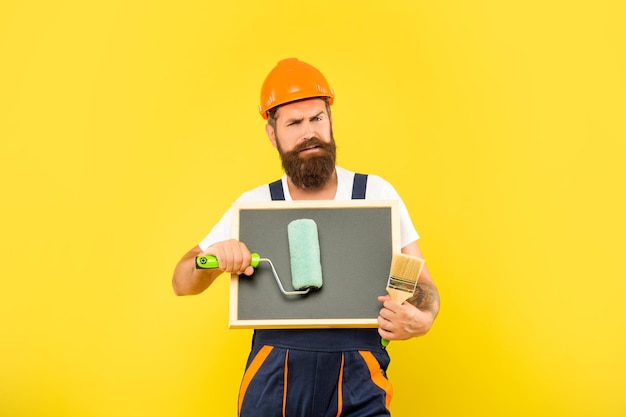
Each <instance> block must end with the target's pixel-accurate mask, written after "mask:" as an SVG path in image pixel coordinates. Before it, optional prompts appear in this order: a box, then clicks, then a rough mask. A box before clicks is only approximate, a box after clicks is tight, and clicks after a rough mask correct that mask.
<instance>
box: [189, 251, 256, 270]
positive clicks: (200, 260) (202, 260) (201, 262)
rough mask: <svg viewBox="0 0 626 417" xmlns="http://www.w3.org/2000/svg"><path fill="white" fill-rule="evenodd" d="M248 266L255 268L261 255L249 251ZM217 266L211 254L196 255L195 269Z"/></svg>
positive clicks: (215, 259)
mask: <svg viewBox="0 0 626 417" xmlns="http://www.w3.org/2000/svg"><path fill="white" fill-rule="evenodd" d="M250 255H251V256H252V258H251V259H250V266H252V267H253V268H256V267H257V266H259V261H260V260H261V257H260V256H259V254H258V253H251V254H250ZM218 267H219V263H218V262H217V258H216V257H215V256H213V255H200V256H196V269H215V268H218Z"/></svg>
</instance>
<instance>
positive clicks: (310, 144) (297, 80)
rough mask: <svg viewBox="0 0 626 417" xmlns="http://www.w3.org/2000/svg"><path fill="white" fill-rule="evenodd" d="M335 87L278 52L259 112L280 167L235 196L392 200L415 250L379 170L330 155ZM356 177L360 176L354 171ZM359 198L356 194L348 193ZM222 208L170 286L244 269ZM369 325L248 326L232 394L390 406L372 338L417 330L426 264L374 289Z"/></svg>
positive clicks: (339, 412)
mask: <svg viewBox="0 0 626 417" xmlns="http://www.w3.org/2000/svg"><path fill="white" fill-rule="evenodd" d="M333 100H334V93H333V91H332V90H331V89H330V87H329V85H328V82H327V81H326V79H325V77H324V76H323V75H322V74H321V73H320V72H319V71H318V70H317V69H316V68H314V67H313V66H311V65H309V64H307V63H305V62H302V61H299V60H297V59H295V58H290V59H285V60H282V61H280V62H279V63H278V65H277V66H276V67H275V68H274V69H273V70H272V71H271V72H270V74H269V75H268V76H267V78H266V80H265V82H264V84H263V87H262V91H261V105H260V108H259V110H260V112H261V116H262V117H263V118H264V119H266V120H267V125H266V133H267V136H268V137H269V140H270V142H271V143H272V145H273V146H274V147H275V148H277V149H278V152H279V154H280V157H281V160H282V165H283V169H284V171H285V175H284V176H283V177H282V178H281V180H279V181H276V182H274V183H272V184H270V185H267V184H265V185H262V186H260V187H257V188H255V189H254V190H251V191H248V192H246V193H244V194H242V196H241V197H240V198H239V199H238V201H267V200H282V199H286V200H333V199H335V200H347V199H350V198H354V196H355V195H359V194H360V195H361V197H360V198H367V199H376V200H398V201H399V202H400V204H399V205H400V212H401V215H400V217H401V235H402V236H401V243H402V253H405V254H409V255H414V256H418V257H422V255H421V252H420V249H419V247H418V244H417V239H418V234H417V232H416V231H415V229H414V227H413V224H412V222H411V219H410V217H409V214H408V211H407V209H406V207H405V205H404V203H403V202H402V200H401V199H400V196H399V195H398V194H397V193H396V191H395V190H394V189H393V187H392V186H391V185H390V184H389V183H387V182H386V181H385V180H383V179H382V178H380V177H378V176H375V175H369V176H367V177H365V178H366V180H365V181H362V179H363V178H364V176H361V175H358V174H357V175H355V173H354V172H350V171H348V170H345V169H343V168H341V167H338V166H336V165H335V149H336V148H335V140H334V137H333V131H332V118H331V112H330V106H331V105H332V103H333ZM358 178H360V179H361V180H357V179H358ZM357 198H359V197H357ZM230 215H231V214H230V211H227V212H226V213H225V214H224V216H223V217H222V219H221V220H220V221H219V223H218V224H217V225H216V226H214V228H213V229H212V230H211V232H210V233H209V234H208V235H207V237H206V238H205V239H204V240H203V241H202V242H200V244H199V245H198V246H196V247H194V248H192V249H191V250H190V251H189V252H188V253H187V254H186V255H184V256H183V258H182V259H181V260H180V261H179V263H178V265H177V266H176V269H175V271H174V278H173V287H174V291H175V293H176V294H178V295H186V294H198V293H201V292H202V291H204V290H205V289H207V288H208V287H209V286H210V285H211V283H212V282H213V281H214V280H215V279H216V278H217V277H218V276H219V275H220V274H222V273H224V272H227V273H234V274H245V275H251V274H252V273H253V268H252V267H251V266H250V260H251V256H250V251H249V250H248V248H247V246H246V244H245V242H240V241H237V240H235V239H230ZM201 254H208V255H214V256H216V257H217V259H218V261H219V268H218V269H213V270H204V269H196V268H195V257H196V256H197V255H201ZM378 300H379V301H380V302H381V303H382V308H381V310H380V313H379V317H378V325H379V328H378V329H290V330H285V329H277V330H271V329H269V330H267V329H265V330H256V331H255V332H254V337H253V344H252V351H251V353H250V356H249V358H248V363H247V367H246V372H245V374H244V377H243V381H242V385H241V389H240V394H239V415H240V416H256V417H263V416H276V415H278V416H280V415H283V416H290V417H297V416H302V417H304V416H323V417H326V416H354V417H356V416H358V417H366V416H389V415H390V413H389V403H390V401H391V394H392V393H391V384H390V383H389V381H388V380H387V378H386V370H387V366H388V364H389V356H388V354H387V351H386V349H385V348H384V347H383V346H382V344H381V338H382V339H386V340H404V339H409V338H412V337H417V336H421V335H424V334H425V333H426V332H428V330H429V329H430V328H431V326H432V324H433V321H434V319H435V317H436V316H437V313H438V310H439V295H438V292H437V288H436V287H435V285H434V283H433V280H432V278H431V277H430V274H429V272H428V269H427V268H424V269H423V270H422V273H421V275H420V277H419V280H418V285H417V290H416V291H415V294H414V296H413V297H412V298H410V299H409V300H407V301H406V302H404V303H403V304H402V305H399V304H397V303H395V302H394V301H392V300H391V299H390V298H389V296H386V295H385V296H380V297H379V298H378Z"/></svg>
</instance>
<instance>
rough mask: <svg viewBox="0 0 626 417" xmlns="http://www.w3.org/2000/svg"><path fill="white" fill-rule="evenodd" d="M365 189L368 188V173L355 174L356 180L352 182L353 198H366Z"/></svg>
mask: <svg viewBox="0 0 626 417" xmlns="http://www.w3.org/2000/svg"><path fill="white" fill-rule="evenodd" d="M365 190H367V175H366V174H354V182H353V183H352V199H353V200H364V199H365Z"/></svg>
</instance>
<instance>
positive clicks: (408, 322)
mask: <svg viewBox="0 0 626 417" xmlns="http://www.w3.org/2000/svg"><path fill="white" fill-rule="evenodd" d="M402 253H404V254H407V255H412V256H417V257H420V258H422V252H421V251H420V249H419V246H418V244H417V242H413V243H410V244H409V245H407V246H405V247H403V248H402ZM378 300H379V301H380V302H382V303H383V308H382V309H381V310H380V314H379V316H378V326H379V328H378V332H379V333H380V335H381V337H383V338H384V339H387V340H404V339H410V338H412V337H417V336H422V335H424V334H426V333H428V331H429V330H430V328H431V327H432V325H433V322H434V321H435V318H436V317H437V314H438V313H439V292H438V290H437V287H436V286H435V283H434V282H433V279H432V277H431V276H430V272H429V271H428V268H427V267H426V265H424V268H423V269H422V272H421V274H420V276H419V279H418V281H417V286H416V289H415V293H414V295H413V296H412V297H411V298H409V299H408V300H407V301H405V302H404V303H403V304H402V305H399V304H398V303H396V302H394V301H392V300H391V298H390V297H389V296H388V295H385V296H381V297H378Z"/></svg>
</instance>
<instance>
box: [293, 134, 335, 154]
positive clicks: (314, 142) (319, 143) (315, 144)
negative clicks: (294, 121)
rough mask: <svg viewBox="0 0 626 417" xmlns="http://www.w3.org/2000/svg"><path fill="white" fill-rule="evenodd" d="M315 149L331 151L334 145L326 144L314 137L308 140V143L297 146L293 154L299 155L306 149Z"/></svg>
mask: <svg viewBox="0 0 626 417" xmlns="http://www.w3.org/2000/svg"><path fill="white" fill-rule="evenodd" d="M313 147H318V148H322V149H324V150H327V151H330V150H331V149H332V145H331V144H330V143H326V142H323V141H321V140H320V139H318V138H316V137H312V138H310V139H307V140H306V141H304V142H302V143H301V144H299V145H298V146H296V147H295V148H294V149H292V151H291V152H293V153H299V152H301V151H303V150H305V149H309V148H313Z"/></svg>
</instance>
